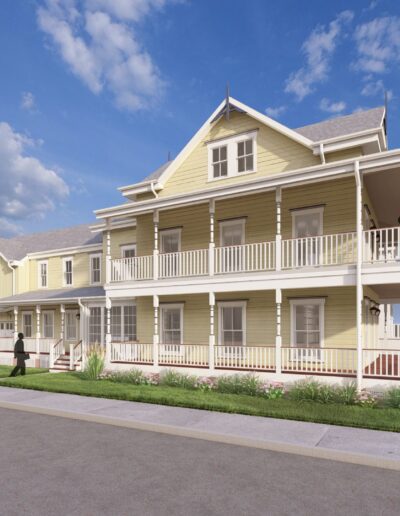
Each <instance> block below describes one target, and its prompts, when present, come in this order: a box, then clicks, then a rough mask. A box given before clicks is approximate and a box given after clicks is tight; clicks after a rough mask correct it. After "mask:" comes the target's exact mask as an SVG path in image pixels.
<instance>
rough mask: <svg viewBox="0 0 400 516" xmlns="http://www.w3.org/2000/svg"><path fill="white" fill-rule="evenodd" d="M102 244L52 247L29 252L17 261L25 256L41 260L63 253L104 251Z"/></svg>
mask: <svg viewBox="0 0 400 516" xmlns="http://www.w3.org/2000/svg"><path fill="white" fill-rule="evenodd" d="M102 250H103V245H102V244H90V245H85V246H80V247H65V248H63V249H51V250H49V251H41V252H38V253H27V254H26V256H25V257H24V258H22V259H21V260H17V262H20V261H22V260H23V259H25V258H35V259H36V260H39V259H41V258H51V257H53V256H63V255H71V254H79V253H89V252H91V251H102Z"/></svg>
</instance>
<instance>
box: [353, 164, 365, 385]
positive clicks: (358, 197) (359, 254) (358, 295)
mask: <svg viewBox="0 0 400 516" xmlns="http://www.w3.org/2000/svg"><path fill="white" fill-rule="evenodd" d="M354 174H355V179H356V223H357V277H356V280H357V282H356V303H357V307H356V323H357V388H358V390H361V388H362V379H363V334H362V304H363V285H362V250H363V217H362V177H361V174H360V164H359V162H358V161H356V162H355V163H354Z"/></svg>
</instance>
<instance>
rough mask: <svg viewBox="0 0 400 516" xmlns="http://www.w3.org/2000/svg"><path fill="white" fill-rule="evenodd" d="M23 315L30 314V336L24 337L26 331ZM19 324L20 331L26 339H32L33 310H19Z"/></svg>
mask: <svg viewBox="0 0 400 516" xmlns="http://www.w3.org/2000/svg"><path fill="white" fill-rule="evenodd" d="M24 315H30V316H31V336H30V337H26V335H25V334H26V332H25V320H24ZM21 323H22V324H21V326H22V333H23V334H24V337H26V338H27V339H32V338H34V331H33V330H34V325H33V312H32V310H24V311H23V312H21Z"/></svg>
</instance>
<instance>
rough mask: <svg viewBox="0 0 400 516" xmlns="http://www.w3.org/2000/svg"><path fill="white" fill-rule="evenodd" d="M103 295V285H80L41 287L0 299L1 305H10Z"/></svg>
mask: <svg viewBox="0 0 400 516" xmlns="http://www.w3.org/2000/svg"><path fill="white" fill-rule="evenodd" d="M103 296H105V292H104V288H103V287H82V288H64V289H44V288H43V289H41V290H32V291H31V292H24V293H22V294H17V295H15V296H10V297H3V298H2V299H0V304H1V305H12V304H18V303H27V302H30V301H32V302H36V301H43V302H44V301H47V302H49V301H51V300H65V301H68V300H74V299H79V298H89V297H103Z"/></svg>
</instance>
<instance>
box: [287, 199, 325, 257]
mask: <svg viewBox="0 0 400 516" xmlns="http://www.w3.org/2000/svg"><path fill="white" fill-rule="evenodd" d="M323 215H324V207H323V206H318V207H315V208H304V209H300V210H292V232H293V238H295V239H296V242H295V247H294V248H293V251H294V253H293V256H292V259H293V260H294V263H293V265H294V267H306V266H313V265H320V264H321V263H323V262H322V260H323V249H322V245H321V239H319V238H318V237H319V236H320V235H322V231H323Z"/></svg>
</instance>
